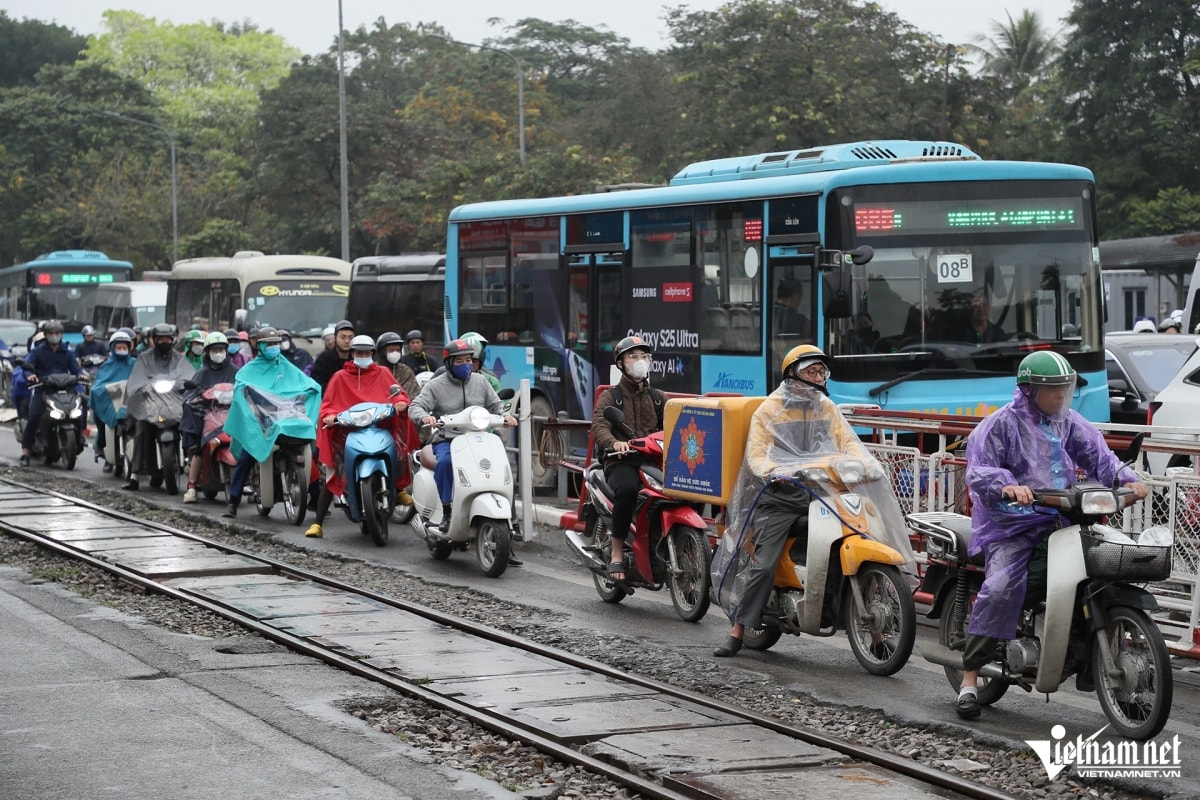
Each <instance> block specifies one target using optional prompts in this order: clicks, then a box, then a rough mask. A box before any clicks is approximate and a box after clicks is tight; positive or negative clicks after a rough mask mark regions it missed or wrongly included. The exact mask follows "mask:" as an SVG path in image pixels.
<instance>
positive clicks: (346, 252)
mask: <svg viewBox="0 0 1200 800" xmlns="http://www.w3.org/2000/svg"><path fill="white" fill-rule="evenodd" d="M338 161H339V166H338V175H339V178H340V180H339V182H340V183H341V195H340V200H341V212H342V260H343V261H349V260H350V187H349V186H348V183H349V181H350V168H349V166H348V165H347V163H346V56H345V52H344V50H343V47H342V0H338Z"/></svg>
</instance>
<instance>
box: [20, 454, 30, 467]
mask: <svg viewBox="0 0 1200 800" xmlns="http://www.w3.org/2000/svg"><path fill="white" fill-rule="evenodd" d="M17 463H19V464H20V465H21V466H22V467H28V466H29V456H27V455H22V456H21V460H20V461H19V462H17Z"/></svg>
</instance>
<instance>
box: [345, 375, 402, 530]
mask: <svg viewBox="0 0 1200 800" xmlns="http://www.w3.org/2000/svg"><path fill="white" fill-rule="evenodd" d="M399 388H400V387H398V386H397V387H395V389H396V391H395V392H393V394H398V393H399ZM395 413H396V412H395V407H394V406H392V405H391V404H390V403H356V404H355V405H353V406H351V407H350V408H348V409H346V410H345V411H343V412H341V413H340V414H338V416H337V422H336V423H335V424H337V425H341V426H343V427H346V428H349V429H350V430H349V432H348V433H347V434H346V445H345V448H344V449H343V451H342V470H343V473H344V475H345V483H346V488H345V494H344V495H343V502H344V506H343V507H344V509H345V512H346V516H347V517H349V518H350V521H351V522H356V523H358V524H359V525H361V526H362V532H363V534H364V535H367V536H370V537H371V540H372V541H373V542H375V544H376V545H377V546H379V547H383V546H384V545H385V544H387V539H388V519H389V518H390V517H391V516H392V511H393V510H395V507H396V476H397V475H399V473H400V465H401V464H402V463H403V462H402V457H401V455H400V454H399V453H398V452H397V450H396V442H395V440H394V439H393V438H392V432H391V431H390V430H388V429H387V428H386V427H385V423H386V422H387V420H389V419H391V418H392V415H393V414H395Z"/></svg>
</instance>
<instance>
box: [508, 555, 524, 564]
mask: <svg viewBox="0 0 1200 800" xmlns="http://www.w3.org/2000/svg"><path fill="white" fill-rule="evenodd" d="M508 565H509V566H510V567H523V566H525V562H524V561H522V560H521V559H519V558H517V554H516V553H515V552H510V553H509V554H508Z"/></svg>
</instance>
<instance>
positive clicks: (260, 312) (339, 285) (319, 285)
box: [246, 278, 347, 339]
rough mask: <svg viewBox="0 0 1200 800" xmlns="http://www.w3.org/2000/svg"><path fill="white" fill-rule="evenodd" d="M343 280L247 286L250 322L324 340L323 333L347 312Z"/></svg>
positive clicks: (274, 282) (264, 282)
mask: <svg viewBox="0 0 1200 800" xmlns="http://www.w3.org/2000/svg"><path fill="white" fill-rule="evenodd" d="M346 294H347V289H346V284H345V282H343V281H330V280H311V279H308V278H304V279H299V280H290V279H287V280H272V281H263V282H259V283H252V284H250V285H249V286H247V287H246V311H247V312H248V316H249V322H250V323H252V324H257V325H271V326H274V327H276V328H279V329H281V330H287V331H288V332H289V333H291V334H292V335H293V336H303V337H306V338H310V339H311V338H314V337H318V338H319V337H320V335H321V330H322V329H323V328H325V326H327V325H331V324H333V323H335V322H337V321H338V320H339V319H341V317H342V315H343V314H345V313H346Z"/></svg>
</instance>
